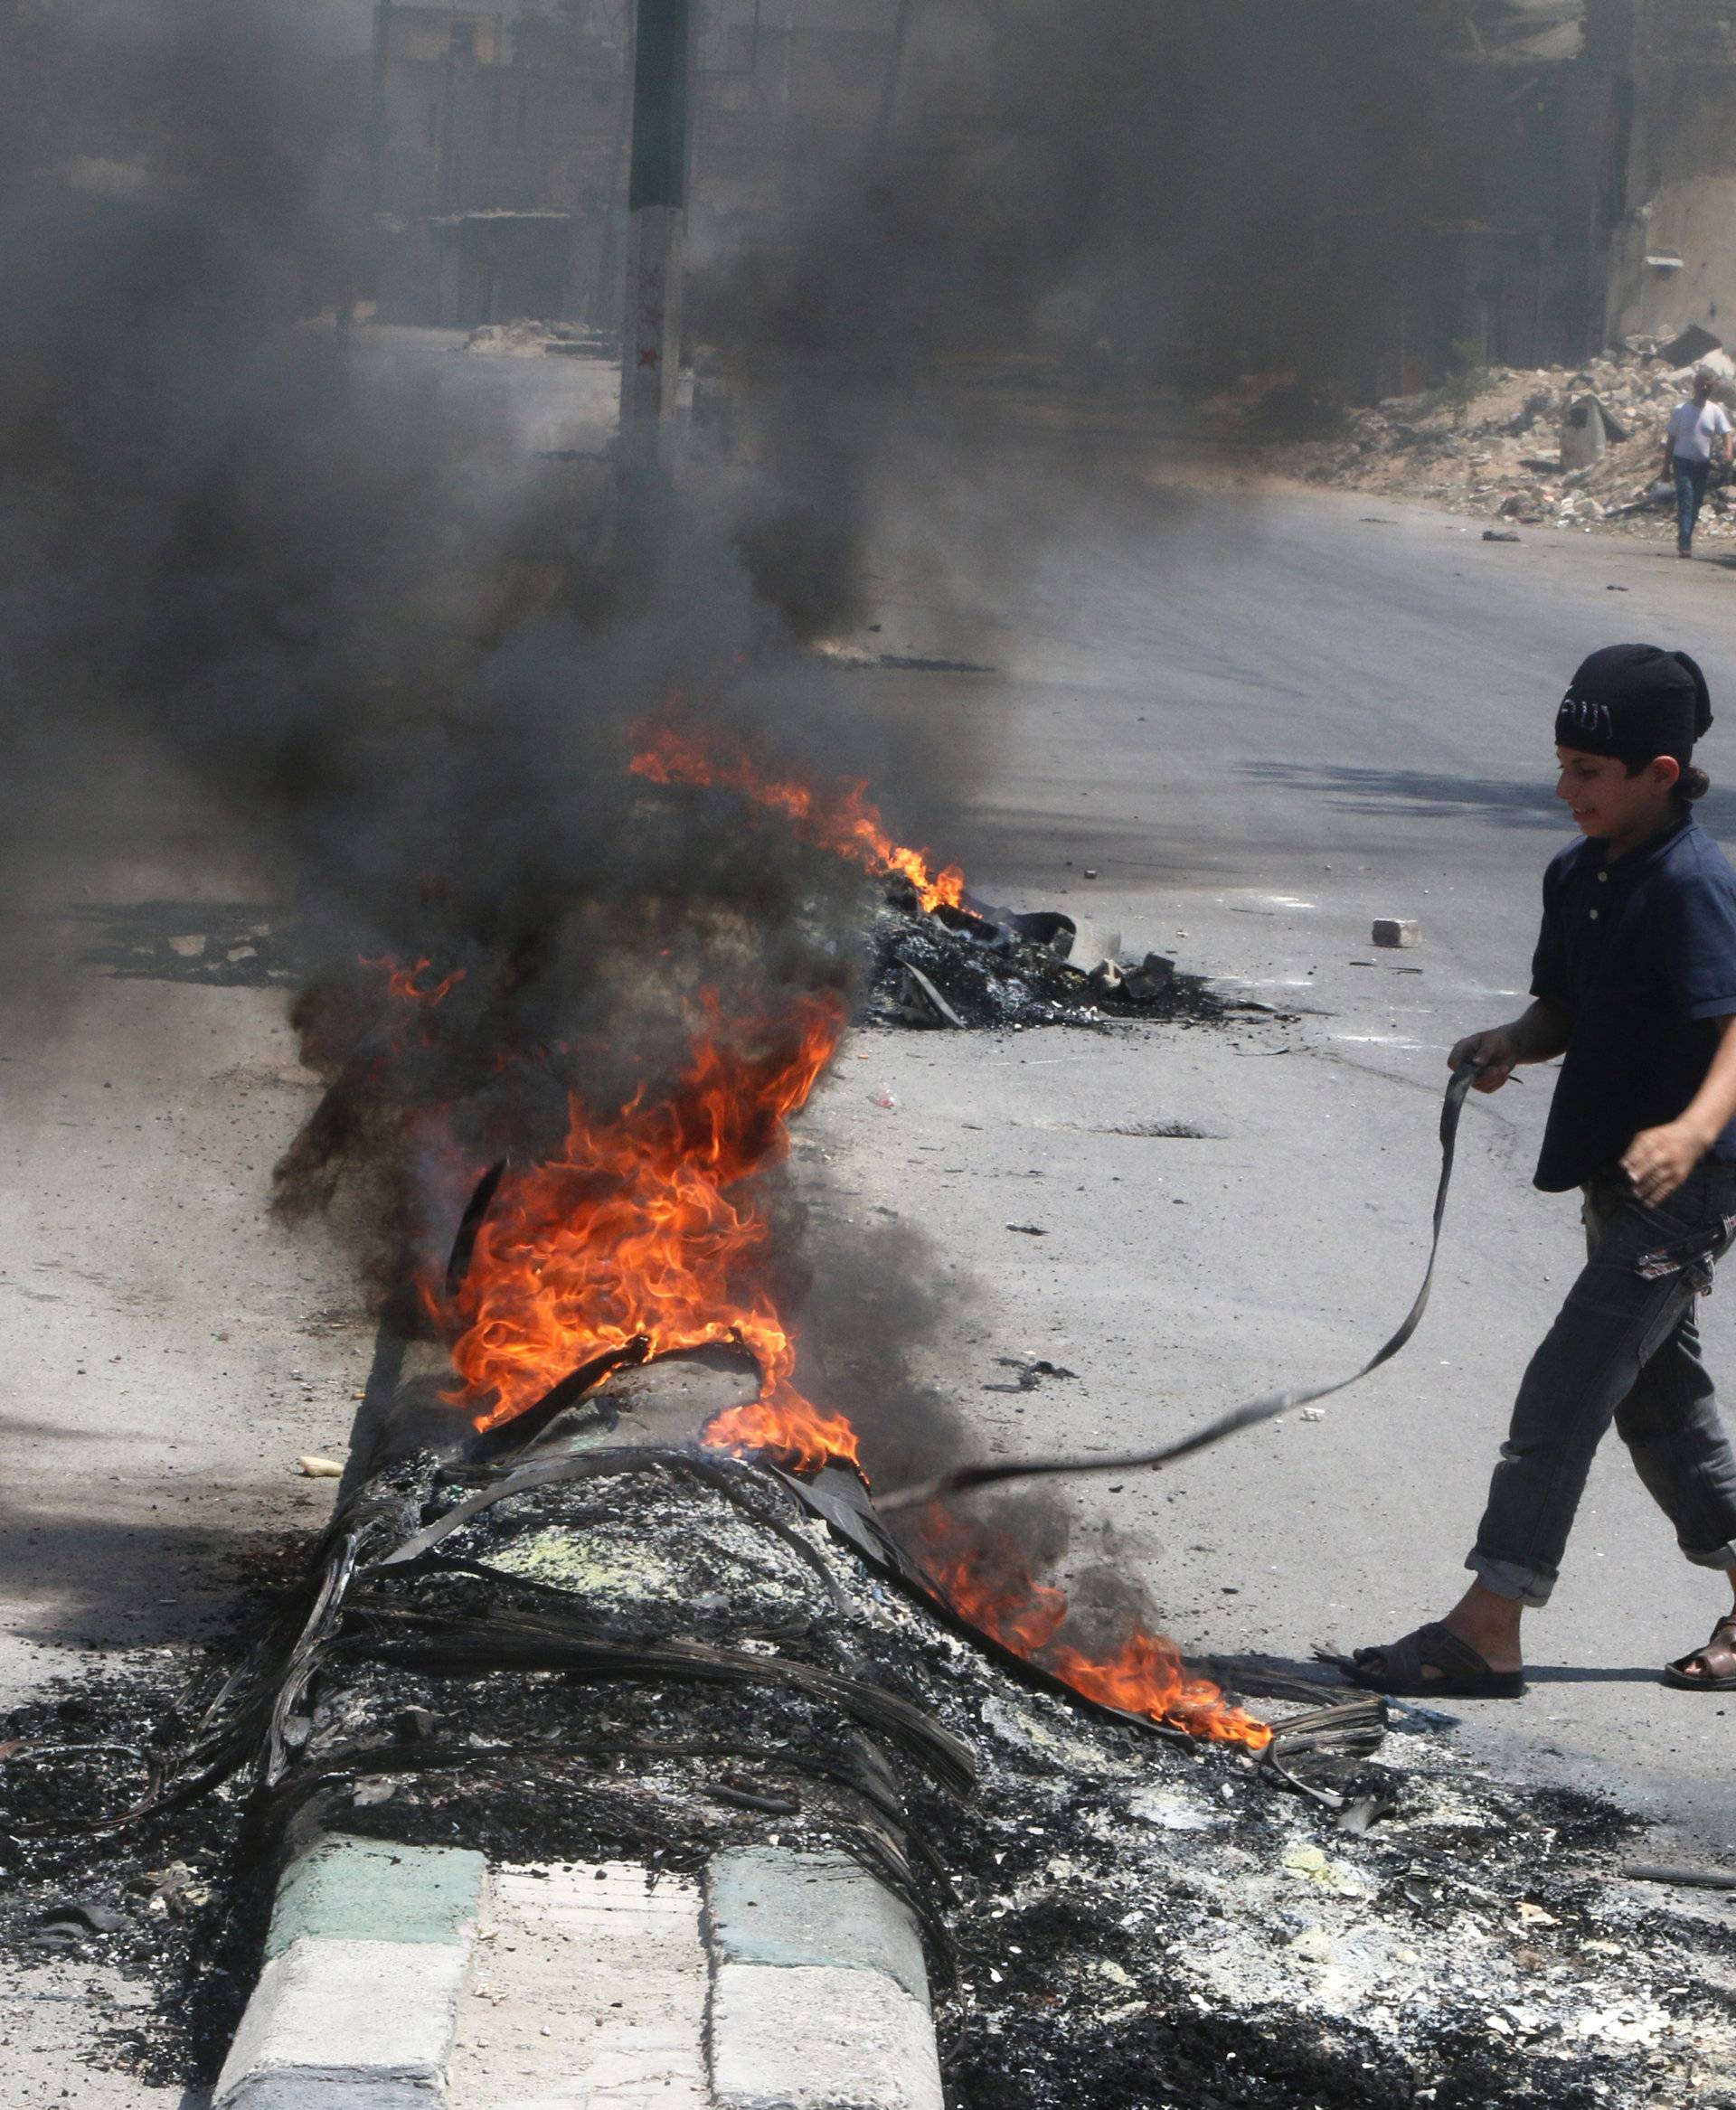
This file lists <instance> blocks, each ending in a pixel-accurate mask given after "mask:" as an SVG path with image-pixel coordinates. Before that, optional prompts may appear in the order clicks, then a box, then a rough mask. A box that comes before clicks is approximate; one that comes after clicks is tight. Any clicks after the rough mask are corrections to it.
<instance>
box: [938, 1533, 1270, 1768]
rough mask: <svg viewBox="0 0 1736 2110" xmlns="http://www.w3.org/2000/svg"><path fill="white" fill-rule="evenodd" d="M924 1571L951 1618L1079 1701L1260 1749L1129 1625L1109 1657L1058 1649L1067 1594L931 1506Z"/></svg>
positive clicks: (1221, 1702)
mask: <svg viewBox="0 0 1736 2110" xmlns="http://www.w3.org/2000/svg"><path fill="white" fill-rule="evenodd" d="M921 1534H922V1540H923V1546H922V1555H923V1560H924V1565H925V1566H926V1567H927V1568H928V1570H929V1575H930V1577H931V1578H932V1579H933V1581H934V1583H935V1585H936V1587H938V1588H939V1592H940V1595H941V1596H942V1597H944V1598H945V1599H946V1601H947V1603H948V1605H950V1606H952V1608H953V1610H954V1611H955V1612H957V1613H958V1615H959V1616H960V1617H961V1618H963V1619H966V1620H967V1621H968V1622H969V1623H970V1625H973V1626H975V1627H977V1629H978V1630H979V1631H980V1632H982V1633H984V1634H987V1635H988V1636H989V1637H990V1639H991V1640H994V1641H997V1642H999V1643H1000V1644H1001V1646H1002V1647H1003V1648H1005V1649H1010V1650H1011V1651H1012V1653H1014V1655H1015V1656H1023V1657H1024V1659H1025V1661H1026V1662H1027V1663H1038V1664H1040V1665H1041V1666H1042V1667H1043V1669H1044V1670H1046V1671H1049V1672H1052V1673H1053V1674H1054V1676H1056V1677H1057V1678H1059V1679H1060V1680H1061V1682H1062V1684H1064V1685H1071V1687H1072V1689H1073V1691H1075V1692H1080V1693H1082V1694H1083V1695H1084V1697H1085V1698H1086V1699H1087V1700H1097V1701H1098V1702H1099V1704H1100V1705H1102V1706H1104V1707H1113V1708H1118V1709H1119V1710H1120V1711H1121V1712H1122V1713H1123V1714H1137V1715H1143V1716H1144V1717H1145V1718H1146V1720H1148V1721H1155V1722H1165V1723H1168V1724H1170V1725H1171V1726H1172V1727H1174V1728H1176V1729H1185V1730H1186V1731H1187V1732H1188V1734H1189V1735H1190V1736H1194V1737H1204V1738H1209V1739H1210V1740H1211V1741H1212V1742H1213V1743H1220V1744H1241V1745H1243V1746H1245V1747H1247V1748H1248V1749H1249V1750H1250V1751H1260V1750H1263V1749H1264V1748H1265V1747H1266V1746H1267V1745H1268V1744H1269V1743H1270V1742H1271V1740H1272V1732H1271V1730H1270V1729H1269V1727H1268V1726H1267V1725H1266V1723H1264V1722H1262V1721H1259V1720H1257V1719H1255V1718H1254V1717H1253V1716H1252V1715H1250V1714H1248V1713H1246V1712H1244V1710H1242V1709H1241V1708H1240V1707H1231V1705H1230V1704H1229V1703H1228V1702H1227V1701H1226V1700H1225V1699H1224V1697H1223V1694H1222V1691H1221V1690H1220V1689H1219V1687H1217V1686H1216V1685H1214V1684H1213V1683H1212V1681H1211V1680H1210V1679H1209V1678H1199V1677H1194V1676H1193V1675H1192V1674H1191V1673H1190V1672H1188V1670H1187V1668H1186V1666H1185V1665H1184V1663H1183V1662H1182V1658H1181V1653H1180V1651H1179V1650H1178V1649H1177V1648H1176V1646H1175V1643H1174V1642H1173V1641H1170V1640H1169V1639H1167V1638H1166V1637H1165V1635H1163V1634H1147V1633H1146V1630H1145V1629H1144V1627H1141V1626H1136V1627H1135V1628H1134V1630H1133V1632H1132V1633H1131V1634H1129V1635H1128V1636H1127V1640H1126V1641H1124V1642H1123V1643H1122V1644H1121V1646H1120V1648H1119V1649H1118V1650H1117V1652H1116V1653H1115V1654H1114V1655H1112V1656H1109V1657H1107V1658H1103V1659H1100V1660H1099V1659H1098V1658H1095V1657H1092V1656H1088V1655H1086V1654H1085V1653H1083V1651H1082V1650H1080V1649H1078V1648H1075V1647H1073V1646H1072V1645H1071V1644H1069V1643H1066V1642H1063V1641H1061V1639H1060V1638H1059V1637H1060V1634H1061V1628H1062V1627H1063V1626H1064V1625H1065V1624H1066V1620H1067V1593H1066V1592H1065V1591H1064V1590H1058V1589H1054V1588H1052V1587H1050V1586H1049V1585H1048V1584H1046V1583H1040V1582H1037V1581H1035V1580H1034V1579H1033V1577H1032V1576H1031V1575H1030V1574H1029V1572H1028V1571H1027V1569H1026V1568H1025V1566H1024V1559H1023V1557H1022V1556H1021V1555H1020V1553H1019V1550H1018V1548H1017V1546H1016V1545H1015V1544H1014V1541H1013V1540H1012V1539H1011V1538H1010V1537H1007V1536H999V1537H994V1538H991V1537H989V1536H987V1535H986V1534H985V1533H983V1532H980V1531H975V1530H973V1529H972V1528H971V1527H969V1526H967V1525H966V1524H964V1523H962V1522H961V1521H959V1520H958V1519H957V1518H955V1517H952V1516H950V1515H948V1512H945V1511H944V1510H941V1509H939V1508H930V1509H928V1510H926V1511H924V1512H923V1514H922V1519H921Z"/></svg>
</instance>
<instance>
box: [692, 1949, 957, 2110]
mask: <svg viewBox="0 0 1736 2110" xmlns="http://www.w3.org/2000/svg"><path fill="white" fill-rule="evenodd" d="M711 2039H712V2094H713V2096H715V2098H716V2102H717V2105H718V2110H942V2097H941V2090H940V2062H939V2057H938V2055H937V2053H936V2051H935V2046H934V2024H933V2021H932V2019H931V2017H930V2015H929V2010H928V2007H927V2005H926V2003H924V2002H920V2001H916V2000H913V1999H912V1998H911V1997H910V1994H909V1993H908V1992H904V1991H903V1990H902V1988H901V1987H900V1986H898V1985H896V1984H894V1983H893V1982H892V1979H890V1978H889V1977H887V1976H886V1974H885V1973H883V1972H881V1971H854V1970H835V1969H830V1968H824V1967H819V1966H814V1965H778V1964H720V1965H719V1966H718V1968H717V1970H716V1972H715V1973H714V1974H713V1976H712V2028H711Z"/></svg>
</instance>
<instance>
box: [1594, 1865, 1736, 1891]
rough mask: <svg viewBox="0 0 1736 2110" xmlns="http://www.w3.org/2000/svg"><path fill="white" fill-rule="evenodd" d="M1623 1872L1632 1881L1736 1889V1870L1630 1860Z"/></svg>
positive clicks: (1681, 1886) (1683, 1887) (1695, 1888)
mask: <svg viewBox="0 0 1736 2110" xmlns="http://www.w3.org/2000/svg"><path fill="white" fill-rule="evenodd" d="M1621 1872H1622V1874H1623V1875H1624V1876H1626V1877H1627V1878H1628V1881H1629V1882H1630V1883H1665V1884H1669V1885H1673V1886H1675V1887H1677V1888H1679V1889H1686V1890H1736V1870H1732V1869H1680V1868H1670V1867H1666V1866H1665V1865H1663V1864H1661V1863H1659V1862H1656V1861H1644V1860H1628V1861H1623V1863H1622V1864H1621Z"/></svg>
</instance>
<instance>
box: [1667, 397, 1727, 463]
mask: <svg viewBox="0 0 1736 2110" xmlns="http://www.w3.org/2000/svg"><path fill="white" fill-rule="evenodd" d="M1730 429H1731V425H1730V417H1729V413H1728V412H1727V411H1726V410H1725V409H1724V406H1723V405H1722V403H1720V402H1717V401H1714V400H1712V398H1711V397H1708V398H1707V400H1705V401H1704V402H1703V403H1696V402H1695V401H1694V399H1693V398H1692V397H1690V398H1689V399H1688V400H1687V401H1686V402H1685V403H1678V404H1677V405H1676V407H1675V410H1672V411H1671V412H1670V452H1671V453H1672V454H1674V455H1679V456H1680V457H1681V458H1682V459H1683V460H1684V462H1709V461H1710V460H1711V459H1712V441H1713V440H1714V439H1717V438H1721V437H1722V435H1724V434H1726V433H1728V432H1729V430H1730Z"/></svg>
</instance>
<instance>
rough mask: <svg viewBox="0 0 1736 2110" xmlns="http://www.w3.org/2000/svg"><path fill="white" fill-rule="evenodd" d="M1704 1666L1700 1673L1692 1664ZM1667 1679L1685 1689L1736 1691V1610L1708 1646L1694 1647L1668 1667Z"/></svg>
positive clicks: (1714, 1630) (1715, 1629)
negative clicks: (1696, 1671) (1695, 1670)
mask: <svg viewBox="0 0 1736 2110" xmlns="http://www.w3.org/2000/svg"><path fill="white" fill-rule="evenodd" d="M1694 1663H1698V1664H1699V1665H1700V1672H1699V1673H1698V1674H1696V1673H1695V1672H1694V1670H1693V1668H1692V1667H1691V1666H1692V1665H1694ZM1664 1682H1665V1684H1666V1685H1679V1686H1680V1687H1681V1688H1682V1690H1683V1691H1684V1692H1736V1612H1726V1613H1725V1615H1724V1616H1723V1617H1722V1619H1721V1620H1720V1621H1719V1622H1718V1624H1717V1625H1716V1626H1714V1627H1713V1628H1712V1639H1711V1640H1710V1641H1709V1642H1707V1644H1706V1645H1705V1646H1704V1648H1696V1649H1691V1650H1690V1651H1689V1652H1688V1653H1687V1654H1686V1655H1684V1656H1677V1658H1676V1659H1675V1662H1674V1663H1665V1666H1664Z"/></svg>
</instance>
